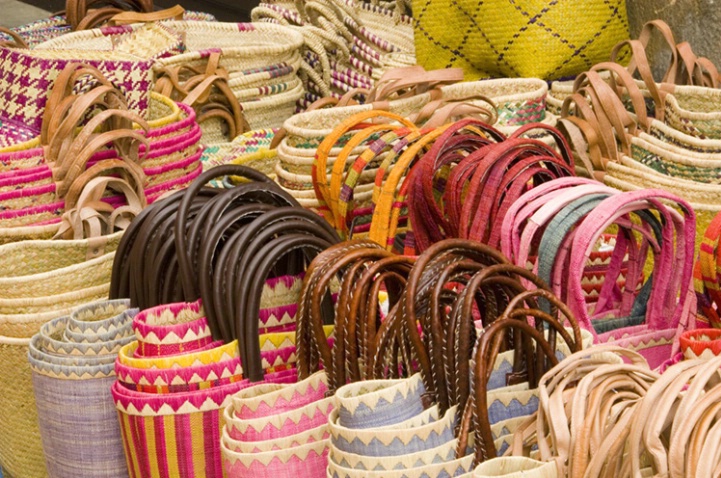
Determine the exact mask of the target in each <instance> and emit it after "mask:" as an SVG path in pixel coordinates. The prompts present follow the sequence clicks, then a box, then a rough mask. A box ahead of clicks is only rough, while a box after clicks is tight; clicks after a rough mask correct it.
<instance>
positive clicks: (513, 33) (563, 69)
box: [413, 0, 628, 80]
mask: <svg viewBox="0 0 721 478" xmlns="http://www.w3.org/2000/svg"><path fill="white" fill-rule="evenodd" d="M413 13H414V18H413V19H414V28H415V42H416V58H417V60H418V63H419V64H421V65H423V66H425V67H426V68H443V67H449V66H454V67H461V68H463V70H464V71H465V72H466V78H467V79H469V80H470V79H478V78H488V77H537V78H542V79H544V80H554V79H558V78H563V77H568V76H574V75H577V74H578V73H581V72H582V71H585V70H588V69H589V68H590V67H591V66H593V65H594V64H596V63H598V62H601V61H604V60H606V59H607V58H608V56H609V54H610V52H611V49H612V48H613V47H614V45H616V44H617V43H618V42H620V41H622V40H625V39H627V38H628V19H627V17H626V4H625V3H624V2H620V1H617V2H612V3H611V4H608V3H605V2H602V1H597V0H593V1H580V0H576V1H567V2H561V3H558V4H553V5H550V6H549V5H547V4H545V3H542V2H533V1H524V2H520V3H514V2H509V1H506V0H494V1H492V2H490V3H487V4H484V8H483V9H482V10H480V9H478V8H477V6H476V5H475V4H472V3H471V2H464V1H461V2H450V1H440V2H439V1H430V0H414V1H413ZM577 18H584V22H582V23H580V22H578V21H576V19H577ZM539 58H543V61H538V59H539Z"/></svg>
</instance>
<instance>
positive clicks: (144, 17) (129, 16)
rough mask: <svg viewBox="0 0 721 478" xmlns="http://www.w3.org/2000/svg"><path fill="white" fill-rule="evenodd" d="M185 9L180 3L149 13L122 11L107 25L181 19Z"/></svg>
mask: <svg viewBox="0 0 721 478" xmlns="http://www.w3.org/2000/svg"><path fill="white" fill-rule="evenodd" d="M184 14H185V9H184V8H183V7H182V6H181V5H175V6H172V7H170V8H166V9H165V10H157V11H154V12H151V13H138V12H123V13H119V14H117V15H115V16H113V17H112V18H111V19H110V20H109V21H108V25H128V24H131V23H152V22H160V21H163V20H182V19H183V15H184Z"/></svg>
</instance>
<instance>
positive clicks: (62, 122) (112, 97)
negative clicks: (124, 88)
mask: <svg viewBox="0 0 721 478" xmlns="http://www.w3.org/2000/svg"><path fill="white" fill-rule="evenodd" d="M117 94H118V91H117V90H116V89H114V88H111V87H107V86H102V87H99V88H95V89H93V90H91V91H90V92H88V93H86V94H84V95H81V96H80V97H79V98H78V97H74V96H72V97H68V98H65V99H64V100H63V101H62V102H61V103H60V105H59V106H58V107H57V109H56V112H55V113H54V114H53V115H52V117H51V118H50V120H49V121H48V122H47V123H44V124H43V126H44V127H45V128H46V137H47V136H49V140H47V139H44V138H42V137H41V144H43V146H45V147H46V153H45V158H46V160H47V162H48V163H55V162H57V160H58V158H59V157H61V156H63V153H64V152H65V151H67V148H68V147H69V146H70V144H72V142H73V141H74V138H75V134H76V131H77V129H78V128H80V127H81V124H82V122H83V121H85V119H86V118H87V117H88V113H90V112H91V111H95V110H106V111H115V112H119V111H126V109H125V107H124V106H125V105H124V103H123V102H122V100H124V98H122V97H120V98H118V96H117ZM101 117H102V118H104V119H107V122H108V124H107V125H106V126H105V128H104V129H106V130H113V129H132V127H133V120H136V119H140V120H141V122H140V123H139V124H141V125H143V124H144V121H143V120H142V118H140V117H139V116H137V115H134V114H131V115H120V114H119V113H118V114H116V115H110V116H108V115H103V116H101ZM58 123H59V124H58ZM93 124H95V127H101V126H104V125H103V124H101V123H100V122H98V121H95V122H94V123H93Z"/></svg>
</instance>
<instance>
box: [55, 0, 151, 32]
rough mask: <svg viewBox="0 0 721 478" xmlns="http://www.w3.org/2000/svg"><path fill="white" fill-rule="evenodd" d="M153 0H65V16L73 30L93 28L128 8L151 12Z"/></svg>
mask: <svg viewBox="0 0 721 478" xmlns="http://www.w3.org/2000/svg"><path fill="white" fill-rule="evenodd" d="M153 8H154V5H153V0H126V1H117V0H67V1H66V2H65V16H66V18H67V20H68V23H69V24H70V26H71V27H72V29H73V30H82V29H87V28H95V27H96V26H99V25H100V24H102V23H104V22H106V21H107V20H110V19H111V18H112V17H113V16H115V15H117V14H119V13H122V12H123V11H126V10H128V9H130V10H134V11H138V12H146V13H148V12H152V11H153Z"/></svg>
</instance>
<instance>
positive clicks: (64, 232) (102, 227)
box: [55, 165, 147, 239]
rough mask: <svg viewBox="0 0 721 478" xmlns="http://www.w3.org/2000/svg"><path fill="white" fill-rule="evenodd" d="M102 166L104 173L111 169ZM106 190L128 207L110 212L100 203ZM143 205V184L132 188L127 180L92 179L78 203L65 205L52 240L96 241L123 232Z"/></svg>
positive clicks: (107, 206)
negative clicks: (115, 194)
mask: <svg viewBox="0 0 721 478" xmlns="http://www.w3.org/2000/svg"><path fill="white" fill-rule="evenodd" d="M101 166H102V168H104V169H106V170H109V169H110V168H107V165H101ZM99 169H100V168H99ZM108 188H111V189H113V190H115V191H117V192H119V193H121V194H122V195H123V196H124V197H125V199H126V201H127V205H125V206H120V207H118V208H113V207H112V206H111V205H110V204H108V203H106V202H104V201H102V197H103V196H104V195H105V192H106V191H107V189H108ZM73 199H74V198H73ZM146 205H147V201H146V198H145V192H144V191H143V185H142V184H137V183H134V185H131V183H130V182H128V181H127V180H125V179H122V178H116V177H104V176H101V177H96V178H93V179H91V180H90V181H88V183H87V184H86V185H85V187H84V188H83V189H82V192H81V193H80V197H79V198H78V199H77V202H74V204H73V205H72V206H71V205H69V204H66V211H65V213H64V214H63V217H62V222H61V224H60V228H59V230H58V233H57V234H56V235H55V238H62V239H84V238H97V237H100V236H103V235H106V234H112V233H113V232H114V231H115V229H116V228H120V229H126V228H127V227H128V226H129V225H130V221H131V220H132V218H134V217H135V216H137V215H138V214H140V212H141V211H142V210H143V209H144V208H145V207H146Z"/></svg>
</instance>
